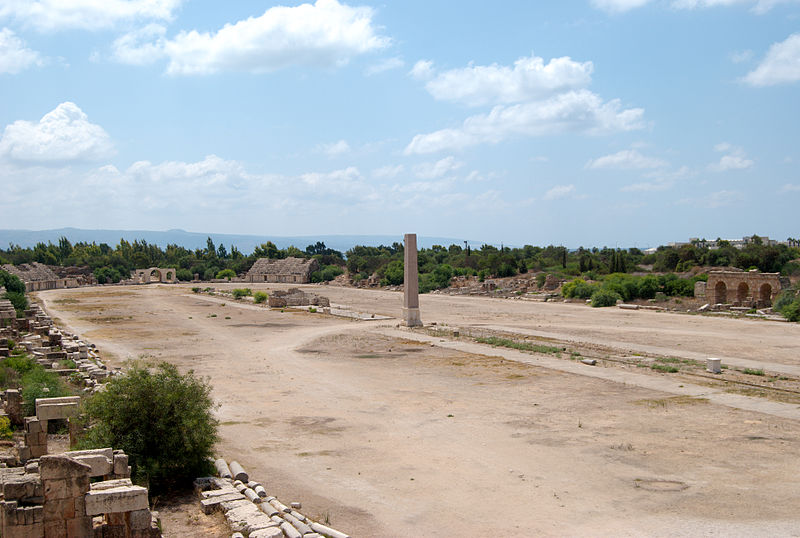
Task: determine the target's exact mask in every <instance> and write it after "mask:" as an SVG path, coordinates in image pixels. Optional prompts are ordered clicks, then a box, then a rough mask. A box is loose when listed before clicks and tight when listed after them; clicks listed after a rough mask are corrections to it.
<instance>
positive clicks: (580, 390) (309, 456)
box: [39, 286, 800, 536]
mask: <svg viewBox="0 0 800 538" xmlns="http://www.w3.org/2000/svg"><path fill="white" fill-rule="evenodd" d="M313 289H314V291H315V292H317V293H322V294H325V295H327V296H329V297H330V298H331V300H332V301H333V302H335V303H342V304H346V305H349V306H351V307H353V308H354V309H357V310H363V311H368V312H374V313H378V314H386V315H390V316H399V314H400V308H401V296H400V295H399V294H396V293H389V292H378V291H364V290H351V289H344V288H334V287H314V288H313ZM39 296H40V297H41V298H42V299H43V300H45V301H46V303H47V307H48V309H49V310H50V312H51V313H52V314H53V315H54V316H56V317H58V318H60V319H61V320H63V322H65V323H66V324H67V325H69V326H70V327H72V328H73V329H74V330H75V331H76V332H79V333H80V334H82V335H84V336H86V337H87V338H89V339H90V340H91V341H92V342H94V343H96V344H97V345H98V346H99V347H100V348H101V350H102V351H104V352H106V353H107V354H108V356H113V357H114V360H115V361H121V360H122V359H124V358H136V357H144V358H155V359H166V360H169V361H170V362H173V363H175V364H177V365H178V366H179V367H181V368H182V369H189V368H192V369H194V370H195V371H196V372H198V373H200V374H203V375H208V376H210V377H211V379H212V383H213V385H214V388H215V397H216V398H217V400H218V401H219V402H220V404H221V407H220V409H219V416H220V420H221V421H222V427H221V433H222V436H223V439H224V441H223V442H222V443H221V445H220V447H219V452H220V454H221V455H224V456H225V457H226V458H234V459H238V460H239V461H240V462H242V463H243V464H244V465H245V466H246V467H247V468H248V470H249V471H250V473H251V475H252V476H254V477H255V478H256V479H258V480H261V481H263V482H265V483H266V485H267V489H268V490H269V491H270V492H271V494H274V495H276V496H278V497H279V498H281V499H282V500H284V501H287V502H288V501H293V500H301V501H303V506H304V511H305V512H306V513H308V515H310V516H313V517H316V516H320V515H324V514H328V515H329V517H330V520H331V522H332V524H333V525H334V526H339V527H341V528H342V529H343V530H346V531H348V532H351V533H352V534H353V535H354V536H435V535H436V536H438V535H442V534H445V535H458V536H502V535H515V536H541V535H553V536H557V535H594V536H597V535H615V536H619V535H631V536H633V535H680V536H695V535H698V534H715V535H725V536H737V535H739V536H753V535H765V536H766V535H770V536H775V535H793V534H794V535H797V534H798V529H799V528H800V516H799V515H798V511H797V507H798V506H800V474H798V473H797V469H798V464H797V462H798V460H800V458H799V457H800V433H799V432H798V422H797V421H793V420H787V419H779V418H774V417H771V416H768V415H762V414H758V413H754V412H747V411H740V410H736V409H731V408H729V407H724V406H719V405H715V404H711V403H708V402H707V401H706V400H704V399H703V398H692V397H674V396H673V395H671V394H665V393H662V392H657V391H653V390H649V389H643V388H636V387H631V386H627V385H622V384H619V383H615V382H613V381H607V380H599V379H593V378H588V377H585V376H581V375H573V374H566V373H563V372H558V371H554V370H549V369H545V368H537V367H533V366H529V365H523V364H518V363H514V362H510V361H507V360H503V359H501V358H499V357H496V355H497V351H496V350H494V349H493V348H490V347H487V348H486V351H485V353H486V355H483V356H481V355H475V354H467V353H462V352H458V351H454V350H451V349H446V348H442V347H438V346H437V347H430V346H429V345H427V344H425V345H423V344H420V343H419V342H416V341H414V340H413V338H412V336H413V335H412V336H409V338H401V339H393V338H390V337H388V336H386V335H384V334H377V333H376V330H378V329H380V328H381V327H383V328H386V327H394V325H395V324H396V321H392V322H390V323H383V325H381V323H380V322H354V321H346V320H342V319H340V318H330V317H325V316H321V315H319V314H307V313H291V312H279V311H268V310H265V309H253V308H240V307H238V306H237V305H234V304H232V302H231V301H226V304H225V306H222V305H221V304H216V303H213V302H209V301H206V300H201V299H200V298H198V297H195V296H192V294H191V292H189V290H188V288H186V287H179V286H172V287H169V286H148V287H127V288H121V287H109V288H86V289H78V290H58V291H51V292H44V293H40V294H39ZM421 309H422V316H423V320H424V321H426V322H430V321H437V322H439V323H442V322H444V323H448V324H450V325H454V326H460V327H468V326H469V327H478V326H484V327H500V328H512V329H516V330H520V331H528V332H531V333H535V334H540V335H541V336H548V335H549V336H553V337H557V338H559V339H562V340H574V341H592V342H596V343H604V344H608V345H613V346H616V347H621V348H626V349H631V350H637V349H643V350H644V349H648V350H654V351H656V350H657V351H658V352H662V351H663V352H665V353H671V354H674V355H676V356H681V355H683V356H691V355H692V354H696V355H697V356H701V355H702V356H720V357H734V358H740V359H746V360H753V361H761V362H763V363H764V364H765V367H767V365H769V364H770V363H774V364H781V365H786V366H791V367H800V357H798V356H797V352H796V349H797V342H800V325H797V324H781V323H766V322H760V321H750V320H729V319H715V318H706V317H699V316H685V315H674V314H665V313H654V312H641V311H639V312H629V311H621V310H617V309H602V310H598V309H590V308H585V307H582V306H578V305H566V304H557V303H556V304H551V303H532V302H523V301H509V300H493V299H483V298H462V297H447V296H431V295H429V296H423V297H422V305H421ZM213 315H215V316H213ZM212 316H213V317H212ZM226 318H229V319H226ZM167 530H168V529H167Z"/></svg>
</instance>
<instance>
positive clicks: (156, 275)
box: [147, 269, 161, 282]
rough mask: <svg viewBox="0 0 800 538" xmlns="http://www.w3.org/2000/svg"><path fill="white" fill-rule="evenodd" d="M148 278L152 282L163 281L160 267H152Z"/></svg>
mask: <svg viewBox="0 0 800 538" xmlns="http://www.w3.org/2000/svg"><path fill="white" fill-rule="evenodd" d="M147 278H148V280H149V281H150V282H161V271H159V270H158V269H151V270H150V274H149V275H148V277H147Z"/></svg>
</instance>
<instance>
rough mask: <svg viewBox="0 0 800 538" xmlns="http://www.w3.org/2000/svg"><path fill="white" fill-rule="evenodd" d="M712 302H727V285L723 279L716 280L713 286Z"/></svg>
mask: <svg viewBox="0 0 800 538" xmlns="http://www.w3.org/2000/svg"><path fill="white" fill-rule="evenodd" d="M714 302H715V303H716V304H724V303H727V302H728V286H726V285H725V283H724V282H723V281H721V280H720V281H719V282H717V285H716V286H714Z"/></svg>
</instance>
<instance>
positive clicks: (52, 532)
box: [44, 520, 88, 538]
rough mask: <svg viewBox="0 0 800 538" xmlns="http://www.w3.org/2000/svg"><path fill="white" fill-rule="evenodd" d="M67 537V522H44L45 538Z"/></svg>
mask: <svg viewBox="0 0 800 538" xmlns="http://www.w3.org/2000/svg"><path fill="white" fill-rule="evenodd" d="M66 535H67V523H66V522H65V521H63V520H55V521H45V522H44V538H64V537H65V536H66ZM87 536H88V535H87Z"/></svg>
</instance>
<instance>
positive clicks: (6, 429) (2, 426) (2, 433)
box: [0, 417, 14, 439]
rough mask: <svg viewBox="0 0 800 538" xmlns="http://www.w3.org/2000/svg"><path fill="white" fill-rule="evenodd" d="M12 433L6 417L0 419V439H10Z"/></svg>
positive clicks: (9, 422)
mask: <svg viewBox="0 0 800 538" xmlns="http://www.w3.org/2000/svg"><path fill="white" fill-rule="evenodd" d="M13 436H14V431H13V430H12V429H11V421H10V420H9V419H8V417H0V439H11V438H12V437H13Z"/></svg>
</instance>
